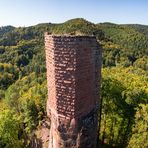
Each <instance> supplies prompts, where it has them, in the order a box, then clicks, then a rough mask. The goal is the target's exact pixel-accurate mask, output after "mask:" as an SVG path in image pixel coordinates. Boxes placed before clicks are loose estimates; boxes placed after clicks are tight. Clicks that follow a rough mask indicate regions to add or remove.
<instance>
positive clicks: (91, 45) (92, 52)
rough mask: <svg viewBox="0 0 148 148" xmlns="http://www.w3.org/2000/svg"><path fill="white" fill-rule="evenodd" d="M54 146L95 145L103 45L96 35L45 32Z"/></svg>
mask: <svg viewBox="0 0 148 148" xmlns="http://www.w3.org/2000/svg"><path fill="white" fill-rule="evenodd" d="M45 49H46V66H47V82H48V101H47V113H48V116H49V117H50V119H51V129H50V140H49V141H50V143H49V147H50V148H66V147H67V148H95V146H96V135H97V120H98V102H99V87H100V69H101V49H100V46H99V44H98V43H97V41H96V38H95V37H93V36H54V35H48V34H45Z"/></svg>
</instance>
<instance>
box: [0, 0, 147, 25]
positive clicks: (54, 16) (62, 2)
mask: <svg viewBox="0 0 148 148" xmlns="http://www.w3.org/2000/svg"><path fill="white" fill-rule="evenodd" d="M73 18H84V19H86V20H88V21H91V22H94V23H103V22H112V23H117V24H145V25H148V0H0V26H6V25H12V26H15V27H19V26H31V25H36V24H39V23H48V22H51V23H62V22H65V21H67V20H69V19H73Z"/></svg>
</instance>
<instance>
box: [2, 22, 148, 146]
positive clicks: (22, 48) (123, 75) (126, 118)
mask: <svg viewBox="0 0 148 148" xmlns="http://www.w3.org/2000/svg"><path fill="white" fill-rule="evenodd" d="M46 31H48V32H49V33H52V34H71V35H95V36H96V38H97V40H98V42H100V44H101V45H102V48H103V61H102V64H103V65H102V81H101V100H100V112H99V124H98V127H99V128H98V129H99V130H98V133H99V145H101V147H128V148H137V147H138V148H146V147H148V141H147V139H148V132H147V129H148V104H147V103H148V60H147V59H148V26H147V25H138V24H130V25H128V24H125V25H117V24H112V23H108V22H107V23H100V24H94V23H91V22H88V21H86V20H84V19H72V20H69V21H66V22H64V23H61V24H52V23H44V24H38V25H35V26H30V27H18V28H16V27H13V26H4V27H0V148H10V147H11V148H21V147H23V148H24V147H26V148H28V147H31V142H32V137H33V136H34V133H35V131H36V129H37V128H38V127H39V126H40V125H41V124H42V121H43V120H45V119H46V100H47V82H46V67H45V66H46V65H45V49H44V33H45V32H46ZM98 101H99V100H98ZM36 136H37V135H36ZM37 138H38V137H37Z"/></svg>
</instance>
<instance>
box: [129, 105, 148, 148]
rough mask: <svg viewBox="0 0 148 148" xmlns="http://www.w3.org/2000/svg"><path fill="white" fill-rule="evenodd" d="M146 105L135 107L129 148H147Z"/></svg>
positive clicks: (147, 120) (147, 123) (147, 110)
mask: <svg viewBox="0 0 148 148" xmlns="http://www.w3.org/2000/svg"><path fill="white" fill-rule="evenodd" d="M147 129H148V104H146V105H144V104H141V105H139V107H137V111H136V115H135V125H134V126H133V129H132V133H133V134H132V136H131V138H130V141H129V144H128V147H129V148H147V147H148V140H147V139H148V131H147Z"/></svg>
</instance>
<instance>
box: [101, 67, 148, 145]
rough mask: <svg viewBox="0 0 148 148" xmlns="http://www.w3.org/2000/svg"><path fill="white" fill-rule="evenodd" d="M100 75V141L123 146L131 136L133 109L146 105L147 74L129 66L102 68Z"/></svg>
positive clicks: (147, 92)
mask: <svg viewBox="0 0 148 148" xmlns="http://www.w3.org/2000/svg"><path fill="white" fill-rule="evenodd" d="M102 73H103V78H102V91H101V98H102V100H101V102H102V103H101V105H102V106H101V108H102V110H101V121H100V124H101V125H100V126H101V129H100V140H101V142H102V143H103V144H104V143H107V144H110V145H112V146H114V145H116V146H126V145H127V144H128V141H129V139H130V137H131V135H132V134H133V131H132V126H133V125H134V120H135V118H134V115H135V109H136V108H137V107H138V105H139V104H147V103H148V90H147V76H146V75H147V74H146V72H145V71H142V70H140V69H134V68H132V67H129V68H126V69H125V68H120V67H118V68H104V69H103V71H102ZM142 120H143V118H142ZM141 126H144V123H142V124H141Z"/></svg>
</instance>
